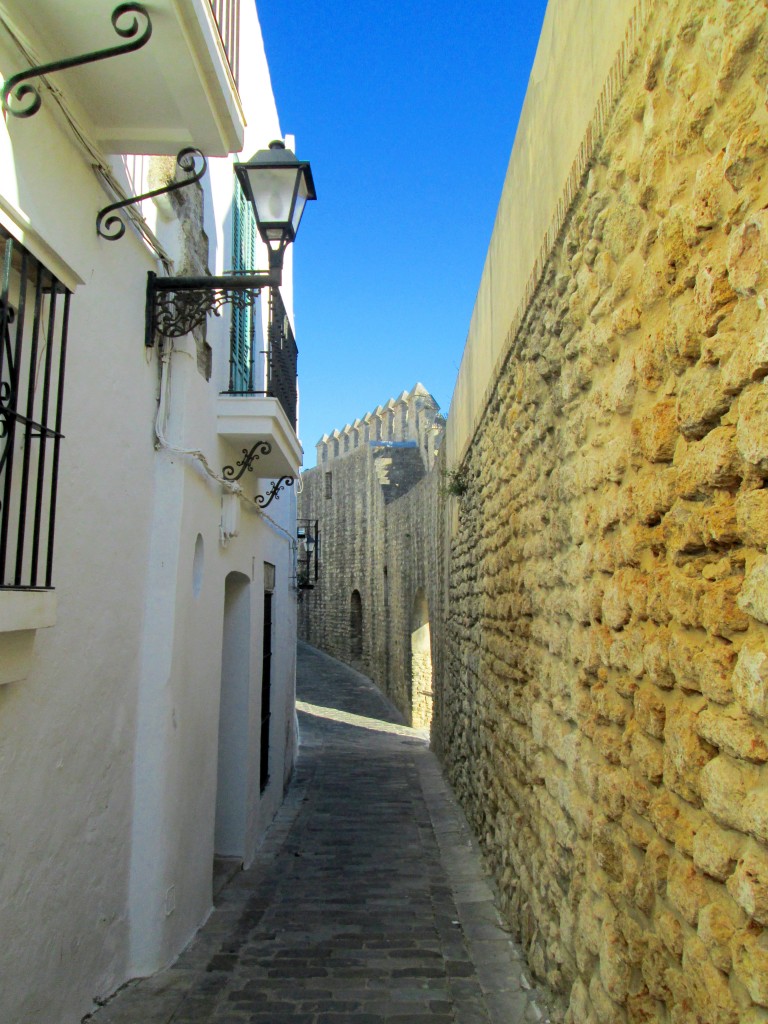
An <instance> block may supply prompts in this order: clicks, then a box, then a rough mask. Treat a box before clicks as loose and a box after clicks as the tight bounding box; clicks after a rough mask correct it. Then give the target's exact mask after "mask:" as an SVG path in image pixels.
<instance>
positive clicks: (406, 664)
mask: <svg viewBox="0 0 768 1024" xmlns="http://www.w3.org/2000/svg"><path fill="white" fill-rule="evenodd" d="M443 423H444V421H443V418H442V416H440V414H439V409H438V406H437V403H436V402H435V401H434V399H433V398H432V396H431V395H430V394H429V392H428V391H426V389H425V388H424V387H423V386H422V385H420V384H417V385H416V387H415V388H413V389H412V390H411V391H410V392H403V393H402V395H401V396H400V397H399V398H398V399H397V400H396V401H395V400H390V401H389V402H387V403H386V404H385V405H383V406H378V407H377V409H376V410H374V412H373V413H370V414H367V415H366V416H364V417H362V418H361V419H359V420H355V423H354V424H351V425H347V426H346V427H345V428H344V429H343V430H334V431H333V432H332V433H331V434H325V435H323V437H322V438H321V439H320V442H319V443H318V446H317V448H318V465H317V467H316V468H314V469H310V470H308V471H306V472H305V473H303V474H302V488H303V490H302V493H301V495H300V497H299V516H300V517H306V518H310V519H312V520H315V519H316V520H317V521H318V525H319V534H320V556H319V566H320V572H319V579H318V580H317V583H316V585H315V587H314V589H312V590H307V591H304V592H303V593H302V594H301V602H300V605H299V635H300V636H301V637H302V638H303V639H305V640H307V641H309V642H310V643H313V644H316V645H317V646H318V647H321V648H323V649H324V650H325V651H327V652H328V653H329V654H332V655H333V656H334V657H337V658H339V659H340V660H342V661H345V662H347V663H348V664H350V665H354V666H355V667H357V668H359V669H360V670H361V671H364V672H365V673H366V674H368V675H369V676H371V677H372V678H373V679H375V680H376V682H377V683H378V684H379V685H380V686H381V687H382V689H384V690H385V692H386V693H388V694H389V696H390V697H391V698H392V699H393V700H394V701H395V702H396V703H397V704H398V706H400V707H401V708H402V710H403V712H404V713H405V715H406V717H407V718H408V719H409V720H411V719H413V721H414V723H415V724H418V725H419V726H420V727H424V728H429V725H430V722H431V705H432V688H433V683H432V675H433V673H432V657H433V651H434V648H435V640H434V629H435V623H434V621H433V619H434V609H435V608H436V606H437V602H438V599H439V588H438V579H439V574H438V565H437V562H436V560H435V558H434V555H433V542H432V537H433V536H434V531H435V529H436V525H437V522H438V519H439V508H438V501H437V481H438V480H439V479H440V474H439V473H438V472H437V471H435V472H433V473H430V474H429V475H427V473H428V469H430V468H431V467H433V466H435V463H436V459H437V449H438V446H439V443H440V439H441V437H442V428H443ZM355 591H356V592H357V593H359V594H360V600H361V605H362V621H363V629H362V634H363V638H362V640H363V642H362V651H361V652H360V653H359V654H358V653H357V652H356V650H355V639H354V630H353V629H352V627H351V615H352V608H351V603H352V595H353V593H354V592H355ZM414 677H415V678H414Z"/></svg>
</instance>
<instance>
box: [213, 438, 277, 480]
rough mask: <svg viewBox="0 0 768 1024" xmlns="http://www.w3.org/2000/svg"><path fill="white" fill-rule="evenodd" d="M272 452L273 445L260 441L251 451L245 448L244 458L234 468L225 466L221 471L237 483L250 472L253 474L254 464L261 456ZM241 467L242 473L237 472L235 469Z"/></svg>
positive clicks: (228, 478)
mask: <svg viewBox="0 0 768 1024" xmlns="http://www.w3.org/2000/svg"><path fill="white" fill-rule="evenodd" d="M271 451H272V445H271V444H270V443H269V441H264V440H260V441H257V442H256V444H255V445H254V446H253V447H252V448H251V449H250V450H249V449H248V448H243V457H242V459H240V461H239V462H236V463H235V465H234V466H225V467H224V469H223V470H222V471H221V472H222V475H223V476H224V477H225V478H226V479H227V480H231V481H232V483H235V482H236V481H237V480H239V479H240V477H241V476H242V475H243V473H245V471H246V470H248V472H249V473H252V472H253V464H254V462H258V460H259V457H260V456H261V455H269V453H270V452H271ZM237 466H239V467H240V472H239V473H238V472H237V469H236V468H235V467H237Z"/></svg>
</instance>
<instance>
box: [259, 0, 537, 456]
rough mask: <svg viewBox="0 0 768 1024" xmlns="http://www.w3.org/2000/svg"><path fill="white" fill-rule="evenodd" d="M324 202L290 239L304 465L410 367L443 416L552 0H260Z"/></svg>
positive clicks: (394, 387) (289, 122)
mask: <svg viewBox="0 0 768 1024" xmlns="http://www.w3.org/2000/svg"><path fill="white" fill-rule="evenodd" d="M257 6H258V11H259V20H260V22H261V27H262V33H263V36H264V45H265V48H266V52H267V60H268V62H269V65H270V70H271V74H272V87H273V89H274V93H275V97H276V100H277V108H278V112H279V115H280V123H281V126H282V129H283V131H284V132H286V133H290V134H294V135H295V136H296V151H297V156H298V157H299V158H300V159H302V160H309V161H310V163H311V165H312V173H313V175H314V179H315V185H316V188H317V195H318V200H317V202H316V203H311V204H309V206H308V207H307V209H306V211H305V214H304V219H303V220H302V224H301V229H300V231H299V234H298V237H297V240H296V244H295V252H294V267H295V270H294V281H295V314H296V338H297V342H298V345H299V386H300V389H301V412H300V435H301V440H302V442H303V444H304V449H305V459H304V465H305V467H309V466H313V465H314V464H315V449H314V445H315V443H316V442H317V440H318V438H319V437H320V436H321V434H323V433H324V432H330V431H331V430H333V429H334V428H336V427H338V428H341V427H343V426H344V425H345V424H346V423H350V422H352V421H353V420H354V419H355V418H357V417H359V416H363V415H364V414H365V413H366V412H368V411H370V410H372V409H374V408H375V407H376V406H377V405H378V404H380V403H384V402H386V400H387V399H388V398H391V397H396V396H397V395H398V394H400V392H401V391H403V390H409V389H410V388H411V387H413V385H414V384H415V383H416V382H417V381H421V383H422V384H424V386H425V387H426V388H427V389H428V390H429V391H431V392H432V394H433V395H434V397H435V399H436V400H437V402H438V403H439V404H440V406H441V409H442V411H443V412H444V413H446V414H447V412H448V406H449V404H450V399H451V394H452V391H453V385H454V381H455V379H456V374H457V371H458V367H459V363H460V361H461V354H462V351H463V348H464V341H465V339H466V334H467V330H468V327H469V320H470V316H471V313H472V307H473V305H474V301H475V295H476V293H477V288H478V285H479V282H480V275H481V273H482V269H483V263H484V260H485V253H486V250H487V248H488V242H489V240H490V236H491V231H492V229H493V222H494V217H495V215H496V207H497V205H498V201H499V196H500V193H501V187H502V184H503V181H504V174H505V172H506V168H507V163H508V161H509V155H510V152H511V150H512V143H513V141H514V136H515V129H516V126H517V120H518V117H519V114H520V109H521V107H522V103H523V99H524V97H525V90H526V87H527V84H528V76H529V74H530V69H531V65H532V63H533V58H534V55H535V52H536V44H537V41H538V37H539V33H540V30H541V23H542V20H543V17H544V11H545V8H546V0H506V2H503V0H495V2H494V0H475V2H472V0H464V2H458V0H441V2H437V0H408V2H406V0H388V2H382V0H356V2H349V0H325V2H322V3H321V2H312V0H257Z"/></svg>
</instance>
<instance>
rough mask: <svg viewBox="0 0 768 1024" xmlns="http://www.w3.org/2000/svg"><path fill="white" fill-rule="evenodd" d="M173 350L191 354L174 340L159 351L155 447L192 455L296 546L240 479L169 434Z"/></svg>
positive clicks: (181, 353) (209, 472)
mask: <svg viewBox="0 0 768 1024" xmlns="http://www.w3.org/2000/svg"><path fill="white" fill-rule="evenodd" d="M174 352H176V353H178V354H179V355H185V356H187V357H188V358H190V359H191V358H192V356H191V355H190V353H189V352H185V351H184V350H183V349H174V347H173V342H172V341H171V342H169V343H168V344H167V345H166V346H164V348H163V349H162V351H161V353H160V400H159V402H158V406H157V416H156V417H155V437H156V438H157V442H156V444H155V448H157V449H158V450H163V451H167V452H171V453H173V454H174V455H185V456H187V457H189V458H192V459H194V460H195V461H196V462H197V463H198V464H199V465H200V466H202V468H203V470H204V471H205V473H206V475H207V476H209V477H210V479H211V480H214V481H215V482H216V483H218V484H221V486H222V487H224V488H225V490H226V491H227V493H228V494H236V495H237V496H238V498H239V499H240V500H241V501H243V502H245V504H246V505H248V507H249V508H251V509H252V510H254V511H256V512H258V513H259V515H260V516H261V518H262V519H264V520H266V521H267V522H268V523H269V525H270V526H271V527H272V528H273V529H274V530H275V531H276V532H277V533H279V534H281V535H282V536H284V537H285V538H286V539H287V540H288V541H289V542H290V544H291V546H292V548H294V549H295V548H296V547H297V544H296V538H295V537H293V536H292V535H291V534H290V533H289V532H288V531H287V530H286V529H285V528H284V527H282V526H281V525H280V524H279V523H278V522H276V521H275V520H274V519H273V518H272V517H271V516H270V515H268V514H267V513H266V512H265V511H264V510H263V509H262V508H261V507H260V506H259V505H258V504H257V503H256V502H255V501H254V500H253V498H249V497H248V496H247V495H246V494H245V492H244V491H243V489H242V487H241V486H240V484H238V483H234V482H233V481H231V480H227V479H225V477H223V476H221V475H220V474H219V473H217V472H216V471H215V470H214V469H212V467H211V464H210V462H209V461H208V459H207V458H206V456H205V453H204V452H202V451H200V449H199V448H182V447H180V446H179V445H175V444H172V443H171V442H170V441H169V440H168V437H167V434H166V430H167V427H168V416H169V408H170V397H171V356H172V355H173V354H174Z"/></svg>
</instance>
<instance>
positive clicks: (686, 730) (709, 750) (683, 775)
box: [664, 702, 716, 806]
mask: <svg viewBox="0 0 768 1024" xmlns="http://www.w3.org/2000/svg"><path fill="white" fill-rule="evenodd" d="M699 714H700V709H697V708H696V707H695V706H693V707H692V706H690V704H689V703H687V702H686V703H675V704H673V705H671V706H670V707H669V708H668V710H667V716H666V725H665V728H664V784H665V786H667V787H668V788H669V789H671V790H672V791H673V792H674V793H677V794H678V795H679V796H681V797H682V798H683V799H684V800H687V801H688V802H689V803H692V804H694V806H698V805H699V803H700V798H699V774H700V772H701V769H702V767H703V766H704V765H705V764H707V763H708V762H709V761H711V760H712V758H713V757H714V756H715V754H716V750H715V749H714V748H713V747H712V746H710V744H709V743H707V742H704V741H703V740H702V739H701V738H700V737H699V736H698V735H697V725H698V717H699Z"/></svg>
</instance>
